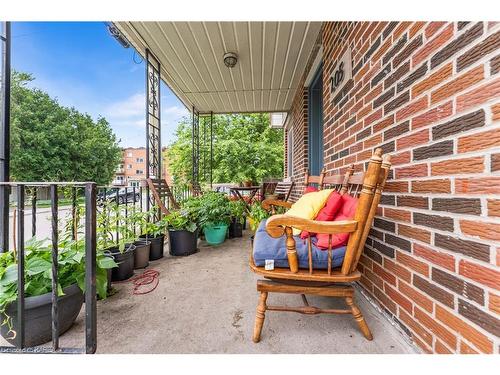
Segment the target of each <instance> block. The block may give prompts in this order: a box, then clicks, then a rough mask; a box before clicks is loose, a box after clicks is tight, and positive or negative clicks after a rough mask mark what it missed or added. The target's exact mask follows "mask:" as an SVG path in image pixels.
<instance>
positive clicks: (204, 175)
mask: <svg viewBox="0 0 500 375" xmlns="http://www.w3.org/2000/svg"><path fill="white" fill-rule="evenodd" d="M192 120H193V124H192V164H193V175H192V181H193V188H194V190H195V191H196V190H197V189H199V186H200V182H203V183H205V184H210V188H212V183H213V176H212V169H213V113H210V114H208V115H207V114H205V115H200V114H199V113H198V112H197V111H196V108H194V107H193V111H192ZM200 121H201V129H200ZM200 130H201V131H200Z"/></svg>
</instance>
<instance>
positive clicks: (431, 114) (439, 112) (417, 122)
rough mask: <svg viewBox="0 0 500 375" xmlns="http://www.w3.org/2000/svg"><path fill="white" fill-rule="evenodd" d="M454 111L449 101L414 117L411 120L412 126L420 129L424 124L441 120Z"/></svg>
mask: <svg viewBox="0 0 500 375" xmlns="http://www.w3.org/2000/svg"><path fill="white" fill-rule="evenodd" d="M452 111H453V106H452V104H451V102H447V103H444V104H441V105H440V106H437V107H436V108H433V109H431V110H430V111H427V112H425V113H423V114H421V115H418V116H416V117H414V118H413V119H412V120H411V128H412V130H414V129H419V128H422V127H424V126H427V125H430V124H435V123H437V122H439V120H442V119H445V118H447V117H449V116H450V115H451V113H452Z"/></svg>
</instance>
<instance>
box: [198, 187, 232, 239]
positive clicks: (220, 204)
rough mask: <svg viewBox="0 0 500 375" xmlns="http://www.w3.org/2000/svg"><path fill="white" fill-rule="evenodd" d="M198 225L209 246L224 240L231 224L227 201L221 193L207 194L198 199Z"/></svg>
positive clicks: (212, 192)
mask: <svg viewBox="0 0 500 375" xmlns="http://www.w3.org/2000/svg"><path fill="white" fill-rule="evenodd" d="M198 215H199V218H198V220H199V223H200V226H201V227H202V228H203V232H204V233H205V239H206V241H207V242H208V244H210V245H219V244H221V243H223V242H224V240H225V239H226V233H227V228H228V226H229V223H230V222H231V210H230V207H229V200H228V199H227V198H226V196H225V195H224V194H222V193H217V192H214V191H211V192H207V193H205V194H203V195H202V196H201V197H200V206H199V211H198Z"/></svg>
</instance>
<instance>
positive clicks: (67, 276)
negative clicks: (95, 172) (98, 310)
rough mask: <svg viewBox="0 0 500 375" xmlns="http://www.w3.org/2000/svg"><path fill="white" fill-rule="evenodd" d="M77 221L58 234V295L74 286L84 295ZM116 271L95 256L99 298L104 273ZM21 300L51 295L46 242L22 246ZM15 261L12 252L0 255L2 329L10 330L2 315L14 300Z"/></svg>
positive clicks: (106, 260) (31, 241)
mask: <svg viewBox="0 0 500 375" xmlns="http://www.w3.org/2000/svg"><path fill="white" fill-rule="evenodd" d="M82 212H83V207H80V206H78V207H77V210H76V212H75V215H76V216H75V217H76V218H79V217H80V215H81V213H82ZM81 222H82V221H81V220H66V225H65V226H64V229H63V230H62V231H60V233H59V238H60V240H59V243H58V257H57V259H58V268H57V270H58V285H57V290H58V295H59V296H61V295H64V292H63V290H64V289H65V288H66V287H68V286H71V285H74V284H77V285H78V286H79V287H80V289H81V290H82V291H85V241H84V239H83V228H82V225H81ZM113 267H117V264H116V263H115V261H114V260H113V259H112V258H110V257H108V256H106V255H105V254H104V253H103V252H102V251H97V253H96V289H97V293H98V295H99V297H100V298H106V296H107V283H108V278H107V271H106V270H107V269H109V268H113ZM24 277H25V289H24V290H25V296H26V297H33V296H39V295H42V294H45V293H49V292H51V291H52V248H51V246H50V242H49V241H48V239H42V240H38V239H36V238H35V237H32V238H31V239H29V240H28V241H26V244H25V275H24ZM17 278H18V273H17V259H16V253H15V252H14V251H9V252H6V253H3V254H0V315H2V323H1V324H2V325H4V324H7V325H8V327H9V330H11V329H12V322H11V318H10V317H9V316H7V315H6V313H5V311H6V308H7V306H8V305H9V304H10V303H13V302H14V301H16V300H17V292H18V290H17Z"/></svg>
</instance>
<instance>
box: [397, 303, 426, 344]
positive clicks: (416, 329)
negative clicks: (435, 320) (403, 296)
mask: <svg viewBox="0 0 500 375" xmlns="http://www.w3.org/2000/svg"><path fill="white" fill-rule="evenodd" d="M399 319H400V320H401V321H402V322H403V323H405V324H406V325H407V326H408V328H410V329H411V330H412V331H413V333H416V334H417V335H418V336H419V337H420V338H421V339H422V340H423V341H424V342H425V343H427V344H428V345H432V335H431V334H430V333H429V332H427V331H426V330H425V328H424V327H422V326H421V325H420V324H419V323H418V322H416V321H415V319H413V318H412V317H411V316H410V315H408V314H407V313H406V312H405V311H404V310H401V309H400V310H399Z"/></svg>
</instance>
